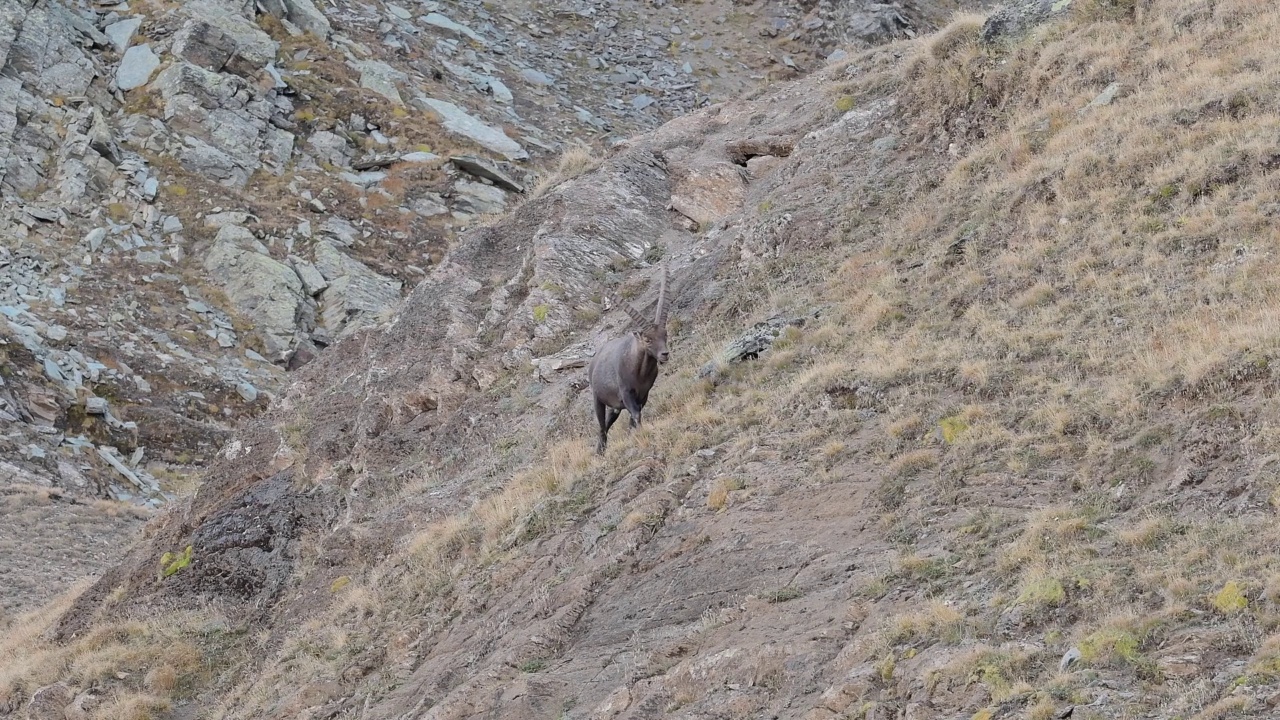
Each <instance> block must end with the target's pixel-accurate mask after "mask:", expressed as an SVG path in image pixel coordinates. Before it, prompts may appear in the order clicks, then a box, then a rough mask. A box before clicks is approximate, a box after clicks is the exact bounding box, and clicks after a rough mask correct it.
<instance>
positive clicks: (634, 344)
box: [587, 265, 669, 454]
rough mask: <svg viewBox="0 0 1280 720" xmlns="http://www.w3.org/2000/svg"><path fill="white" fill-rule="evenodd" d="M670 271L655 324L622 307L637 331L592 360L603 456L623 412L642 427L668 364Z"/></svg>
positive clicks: (664, 272) (590, 371)
mask: <svg viewBox="0 0 1280 720" xmlns="http://www.w3.org/2000/svg"><path fill="white" fill-rule="evenodd" d="M666 301H667V268H666V266H665V265H664V266H663V268H662V284H661V285H659V286H658V309H657V312H656V313H655V315H654V319H653V321H652V322H650V321H649V319H648V318H646V317H645V316H644V315H642V314H641V313H640V311H639V310H636V309H635V308H634V307H632V306H631V305H630V304H626V303H624V304H623V308H624V309H625V310H626V311H627V314H628V315H630V316H631V319H632V320H634V321H635V323H636V326H637V329H636V330H634V331H633V332H631V333H628V334H627V335H625V336H623V337H620V338H615V339H613V340H610V341H609V342H607V343H605V344H604V346H603V347H601V348H600V350H599V352H597V353H596V355H595V357H594V358H592V359H591V364H590V365H589V366H588V368H587V376H588V377H589V378H590V380H591V392H592V394H593V395H594V396H595V406H596V420H597V421H599V423H600V441H599V443H597V445H596V452H597V453H599V454H603V453H604V448H605V445H606V444H607V443H608V440H609V428H611V427H613V423H614V422H616V421H617V419H618V416H619V415H621V414H622V411H623V409H625V410H626V411H627V414H628V415H629V416H630V419H631V427H632V428H635V427H638V426H639V425H640V424H641V421H642V417H641V416H642V414H643V412H644V405H645V403H646V402H648V401H649V390H650V389H652V388H653V383H654V381H655V380H657V379H658V366H659V365H662V364H663V363H665V362H667V359H668V357H669V354H668V352H667V305H666Z"/></svg>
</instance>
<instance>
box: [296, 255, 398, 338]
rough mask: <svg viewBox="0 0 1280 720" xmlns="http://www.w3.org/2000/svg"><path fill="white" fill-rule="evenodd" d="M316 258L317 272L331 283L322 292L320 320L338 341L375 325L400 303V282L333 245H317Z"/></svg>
mask: <svg viewBox="0 0 1280 720" xmlns="http://www.w3.org/2000/svg"><path fill="white" fill-rule="evenodd" d="M315 257H316V262H315V269H316V270H318V271H319V273H320V275H321V276H322V277H323V278H324V280H325V282H327V283H328V287H326V288H325V289H324V290H323V291H322V292H321V293H320V299H321V301H322V303H323V307H322V309H321V314H320V317H321V320H322V322H323V324H324V327H325V329H326V330H328V331H329V333H330V334H331V335H332V336H334V337H335V338H338V337H342V336H344V335H348V334H350V333H352V332H354V331H355V330H357V329H359V328H361V327H365V326H367V325H371V324H373V323H376V322H377V321H378V320H379V318H382V317H384V316H388V315H390V313H391V311H393V310H394V309H395V308H396V307H397V306H398V305H399V304H400V287H401V284H400V281H398V280H393V279H391V278H388V277H385V276H383V275H379V274H378V273H376V272H374V271H373V270H371V269H370V268H369V267H368V266H367V265H365V264H364V263H362V262H360V261H359V260H356V259H354V258H352V257H350V256H348V255H346V254H345V253H343V252H342V251H341V250H339V249H338V248H337V247H335V246H334V245H333V244H332V243H329V242H326V241H321V242H319V243H317V244H316V250H315ZM311 282H312V283H314V280H312V281H311Z"/></svg>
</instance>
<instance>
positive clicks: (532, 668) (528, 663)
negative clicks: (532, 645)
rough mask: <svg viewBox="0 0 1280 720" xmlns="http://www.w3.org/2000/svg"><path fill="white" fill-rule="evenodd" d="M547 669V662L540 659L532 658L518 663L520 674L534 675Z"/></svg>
mask: <svg viewBox="0 0 1280 720" xmlns="http://www.w3.org/2000/svg"><path fill="white" fill-rule="evenodd" d="M546 669H547V661H546V660H544V659H542V658H533V659H532V660H525V661H524V662H522V663H520V672H522V673H536V672H542V671H543V670H546Z"/></svg>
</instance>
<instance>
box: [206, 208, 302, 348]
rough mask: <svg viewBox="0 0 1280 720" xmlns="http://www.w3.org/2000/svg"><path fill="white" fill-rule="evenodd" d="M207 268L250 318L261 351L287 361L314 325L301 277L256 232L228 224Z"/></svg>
mask: <svg viewBox="0 0 1280 720" xmlns="http://www.w3.org/2000/svg"><path fill="white" fill-rule="evenodd" d="M204 269H205V271H206V272H207V273H208V274H209V277H210V278H211V279H212V280H213V282H215V283H217V284H218V286H219V287H220V288H221V289H222V291H223V292H225V293H226V295H227V299H228V300H229V301H230V303H231V306H232V307H233V308H234V309H235V311H236V312H237V313H238V314H239V315H241V316H242V317H244V318H245V319H246V320H248V321H249V322H251V323H252V327H253V328H254V332H255V334H256V335H257V336H258V337H259V338H260V339H261V341H262V355H263V356H265V357H267V358H268V359H270V360H272V361H273V362H285V361H287V360H288V358H289V355H290V353H291V352H292V351H293V350H294V349H295V348H296V347H297V344H298V342H299V340H300V335H301V334H302V333H305V332H306V331H308V330H310V322H309V318H308V317H307V305H306V302H305V298H306V296H305V294H304V293H303V291H302V281H301V280H300V279H299V278H298V275H297V273H295V272H294V271H293V268H291V267H289V266H288V265H285V264H284V263H282V262H279V261H278V260H275V259H274V258H272V257H271V256H270V255H269V254H268V253H267V249H266V248H265V247H264V246H263V245H262V244H261V243H260V242H258V240H257V238H255V237H254V236H253V233H251V232H249V231H248V230H246V229H245V228H243V227H240V226H239V225H227V226H225V227H223V228H222V229H221V230H219V231H218V236H217V238H215V240H214V243H213V247H212V248H211V249H210V250H209V253H208V254H207V255H206V256H205V259H204Z"/></svg>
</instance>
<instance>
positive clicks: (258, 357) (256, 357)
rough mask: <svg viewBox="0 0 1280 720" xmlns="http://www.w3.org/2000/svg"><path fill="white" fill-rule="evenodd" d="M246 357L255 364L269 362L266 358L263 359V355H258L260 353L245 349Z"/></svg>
mask: <svg viewBox="0 0 1280 720" xmlns="http://www.w3.org/2000/svg"><path fill="white" fill-rule="evenodd" d="M244 356H245V357H247V358H249V359H250V360H252V361H254V362H260V363H264V362H267V359H266V358H264V357H262V356H261V355H259V354H258V353H256V352H254V351H252V350H250V349H249V348H245V349H244Z"/></svg>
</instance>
